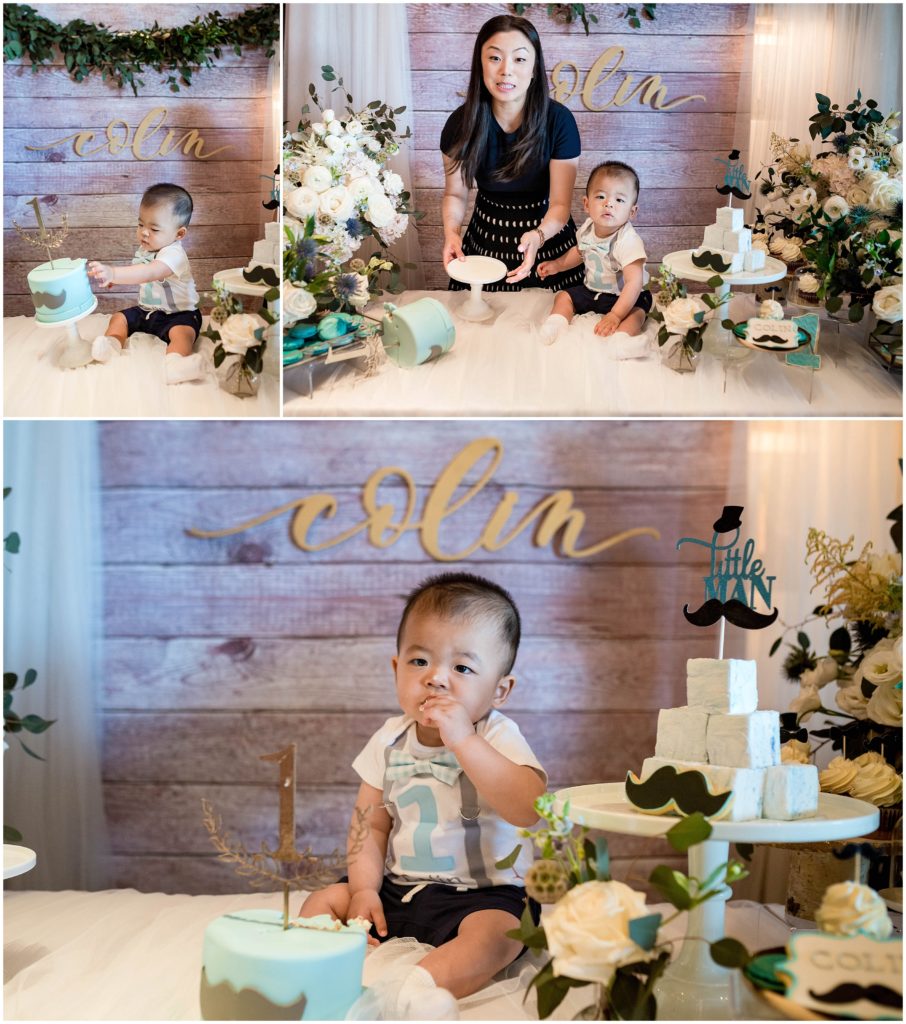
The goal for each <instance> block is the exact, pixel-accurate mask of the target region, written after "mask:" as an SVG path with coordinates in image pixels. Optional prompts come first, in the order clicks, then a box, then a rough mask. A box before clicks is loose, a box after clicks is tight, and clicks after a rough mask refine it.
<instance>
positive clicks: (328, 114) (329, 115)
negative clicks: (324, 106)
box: [321, 110, 336, 124]
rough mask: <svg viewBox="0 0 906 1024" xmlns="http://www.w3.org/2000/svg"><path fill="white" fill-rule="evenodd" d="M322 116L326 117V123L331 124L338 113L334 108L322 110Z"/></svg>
mask: <svg viewBox="0 0 906 1024" xmlns="http://www.w3.org/2000/svg"><path fill="white" fill-rule="evenodd" d="M321 117H322V118H323V119H324V123H325V124H330V122H331V121H332V120H333V119H334V118H335V117H336V114H334V112H333V111H332V110H324V111H322V112H321Z"/></svg>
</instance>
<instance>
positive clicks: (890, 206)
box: [868, 174, 903, 213]
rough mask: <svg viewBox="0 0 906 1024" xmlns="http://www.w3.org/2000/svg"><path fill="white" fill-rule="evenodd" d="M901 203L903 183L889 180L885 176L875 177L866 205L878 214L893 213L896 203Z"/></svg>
mask: <svg viewBox="0 0 906 1024" xmlns="http://www.w3.org/2000/svg"><path fill="white" fill-rule="evenodd" d="M902 201H903V182H902V181H900V179H899V178H889V177H888V176H887V175H886V174H884V175H880V174H878V175H876V176H875V178H874V181H873V182H872V186H871V192H870V193H869V196H868V205H869V207H870V208H871V209H872V210H877V211H878V212H879V213H893V210H894V207H895V206H896V205H897V203H901V202H902Z"/></svg>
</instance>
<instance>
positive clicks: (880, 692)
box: [866, 673, 903, 729]
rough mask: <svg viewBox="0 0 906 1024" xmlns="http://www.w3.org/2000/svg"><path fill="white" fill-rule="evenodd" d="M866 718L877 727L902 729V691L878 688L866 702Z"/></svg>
mask: <svg viewBox="0 0 906 1024" xmlns="http://www.w3.org/2000/svg"><path fill="white" fill-rule="evenodd" d="M901 674H902V673H901ZM866 712H867V714H868V717H869V718H870V719H871V720H872V721H873V722H877V723H878V725H892V726H895V727H896V728H898V729H902V728H903V690H902V687H899V686H890V685H887V686H879V687H878V688H877V689H876V690H875V692H874V693H873V694H872V695H871V697H870V698H869V700H868V707H867V709H866Z"/></svg>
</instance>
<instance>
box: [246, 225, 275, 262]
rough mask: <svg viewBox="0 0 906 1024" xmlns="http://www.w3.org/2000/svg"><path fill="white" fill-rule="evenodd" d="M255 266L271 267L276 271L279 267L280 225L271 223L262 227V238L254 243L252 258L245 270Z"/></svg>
mask: <svg viewBox="0 0 906 1024" xmlns="http://www.w3.org/2000/svg"><path fill="white" fill-rule="evenodd" d="M256 266H265V267H271V268H273V269H274V270H277V269H278V268H279V266H280V224H279V223H278V222H277V221H271V222H269V223H267V224H265V225H264V238H262V239H259V240H258V241H257V242H255V243H254V248H253V250H252V258H251V260H249V263H248V266H247V268H246V269H248V270H252V269H253V268H254V267H256Z"/></svg>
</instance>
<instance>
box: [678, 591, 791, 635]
mask: <svg viewBox="0 0 906 1024" xmlns="http://www.w3.org/2000/svg"><path fill="white" fill-rule="evenodd" d="M778 614H779V609H777V608H775V609H774V610H773V611H772V612H771V613H770V615H763V614H762V613H761V612H756V611H755V610H754V609H753V608H749V607H748V605H744V604H743V603H742V601H737V600H736V599H735V598H731V599H730V600H729V601H718V600H717V598H716V597H712V598H710V600H708V601H705V603H704V604H703V605H702V606H701V608H697V609H696V610H695V611H694V612H690V611H689V605H687V604H686V605H683V615H685V617H686V619H687V621H688V622H691V623H692V625H693V626H713V625H714V623H715V622H720V620H721V618H724V619H726V620H727V622H730V623H732V624H733V625H734V626H741V627H742V628H743V629H765V628H766V627H767V626H771V625H773V624H774V622H775V621H776V619H777V616H778Z"/></svg>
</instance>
